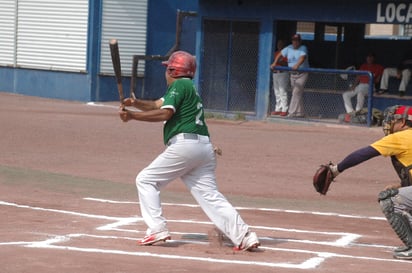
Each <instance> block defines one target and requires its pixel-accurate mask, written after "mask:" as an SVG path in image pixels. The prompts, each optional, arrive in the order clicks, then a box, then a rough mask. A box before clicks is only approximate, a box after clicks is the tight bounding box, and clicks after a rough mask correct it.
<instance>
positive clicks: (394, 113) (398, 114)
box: [382, 105, 412, 135]
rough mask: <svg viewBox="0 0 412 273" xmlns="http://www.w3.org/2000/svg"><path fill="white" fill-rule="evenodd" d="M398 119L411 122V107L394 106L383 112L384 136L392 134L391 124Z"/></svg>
mask: <svg viewBox="0 0 412 273" xmlns="http://www.w3.org/2000/svg"><path fill="white" fill-rule="evenodd" d="M399 119H404V120H410V121H412V107H411V106H407V105H394V106H390V107H388V108H386V109H385V111H384V112H383V123H382V127H383V132H384V133H385V135H389V134H392V133H393V124H394V123H395V121H397V120H399Z"/></svg>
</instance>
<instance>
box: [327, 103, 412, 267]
mask: <svg viewBox="0 0 412 273" xmlns="http://www.w3.org/2000/svg"><path fill="white" fill-rule="evenodd" d="M383 131H384V133H385V136H384V137H383V138H381V139H380V140H378V141H376V142H374V143H372V144H371V145H369V146H366V147H364V148H361V149H359V150H356V151H354V152H352V153H350V154H349V155H348V156H346V157H345V158H344V159H343V160H342V161H341V162H340V163H338V164H336V165H335V164H330V165H329V167H330V169H331V171H332V173H333V178H335V177H336V176H337V175H339V173H341V172H343V171H344V170H346V169H348V168H351V167H353V166H355V165H358V164H360V163H362V162H364V161H366V160H369V159H371V158H373V157H375V156H379V155H382V156H385V157H387V156H390V157H391V160H392V164H393V167H394V168H395V170H396V172H397V173H398V175H399V178H400V182H399V184H395V185H388V186H387V187H386V188H385V190H384V191H382V192H380V193H379V196H378V201H379V204H380V206H381V208H382V212H383V213H384V214H385V217H386V218H387V220H388V222H389V224H390V225H391V227H392V228H393V230H394V231H395V233H396V234H397V235H398V237H399V239H401V241H402V242H403V243H404V246H402V247H399V248H396V249H395V250H394V252H393V256H394V258H397V259H404V260H412V216H411V214H412V186H411V185H412V170H411V169H412V106H405V105H395V106H391V107H388V108H387V109H386V110H385V111H384V121H383Z"/></svg>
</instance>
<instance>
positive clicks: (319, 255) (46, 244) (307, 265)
mask: <svg viewBox="0 0 412 273" xmlns="http://www.w3.org/2000/svg"><path fill="white" fill-rule="evenodd" d="M83 236H91V237H96V238H113V236H96V235H86V234H68V235H67V236H56V237H54V238H50V239H47V240H44V241H40V242H31V243H29V244H27V245H26V246H25V247H28V248H48V249H60V250H66V251H67V250H69V251H78V252H89V253H101V254H118V255H130V256H141V257H142V256H143V257H156V258H163V259H175V260H192V261H200V262H209V263H225V264H242V265H254V266H264V267H281V268H294V269H314V268H316V267H318V266H319V265H320V264H321V263H323V262H324V261H325V260H326V259H328V258H345V259H361V260H373V261H385V262H397V263H399V262H408V261H402V260H393V259H382V258H374V257H363V256H352V255H344V254H336V253H331V252H319V251H310V250H300V249H286V248H271V247H261V248H262V249H266V250H271V251H283V252H293V253H303V254H311V255H315V256H316V257H313V258H309V259H306V260H305V261H303V262H302V263H295V264H293V263H283V262H281V263H270V262H259V261H244V260H235V259H217V258H205V257H196V256H180V255H171V254H159V253H151V252H147V251H145V252H139V251H122V250H113V249H99V248H81V247H73V246H60V245H56V244H61V243H65V242H68V241H70V239H71V238H77V237H83Z"/></svg>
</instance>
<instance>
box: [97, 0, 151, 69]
mask: <svg viewBox="0 0 412 273" xmlns="http://www.w3.org/2000/svg"><path fill="white" fill-rule="evenodd" d="M147 2H148V0H103V22H102V40H101V62H100V73H101V74H110V75H112V74H113V65H112V63H111V57H110V49H109V40H110V39H117V40H118V42H119V51H120V61H121V64H122V74H123V75H131V69H132V62H133V60H132V58H133V55H145V54H146V29H147ZM143 69H144V66H143V65H140V64H139V71H138V72H139V73H143Z"/></svg>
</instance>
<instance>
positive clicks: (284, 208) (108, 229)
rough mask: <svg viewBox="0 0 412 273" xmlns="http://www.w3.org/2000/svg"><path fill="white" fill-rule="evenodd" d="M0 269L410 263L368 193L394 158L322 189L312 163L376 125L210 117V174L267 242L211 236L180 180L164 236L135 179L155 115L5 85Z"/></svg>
mask: <svg viewBox="0 0 412 273" xmlns="http://www.w3.org/2000/svg"><path fill="white" fill-rule="evenodd" d="M0 124H1V132H2V133H1V138H0V155H1V156H0V215H1V219H2V224H1V226H0V272H43V273H49V272H86V273H88V272H212V271H213V272H214V271H216V272H237V273H243V272H263V273H264V272H285V273H289V272H320V273H323V272H357V273H363V272H365V273H366V272H368V273H369V272H380V271H381V269H382V268H391V271H393V272H406V271H407V270H408V269H409V268H410V265H411V262H409V261H399V260H395V259H393V258H392V249H393V248H394V247H396V246H399V245H400V244H401V243H400V241H399V239H398V238H397V237H396V235H395V234H394V233H393V232H392V230H391V228H390V227H389V225H388V224H387V222H386V221H385V220H384V218H383V215H382V213H381V212H380V210H379V207H378V204H377V201H376V196H377V194H378V192H379V191H380V190H381V189H382V188H383V187H384V186H385V185H386V184H390V183H393V182H395V181H397V176H396V173H395V172H394V171H393V169H392V166H391V163H390V160H389V159H387V158H375V159H372V160H370V161H368V162H366V163H364V164H362V165H360V166H357V167H354V168H352V169H351V170H348V171H347V172H345V173H342V174H341V175H340V176H339V177H338V179H337V182H336V183H334V184H333V185H332V188H331V191H330V192H329V193H328V195H327V196H319V195H318V194H316V193H315V191H314V189H313V186H312V184H311V179H312V175H313V173H314V171H315V169H316V168H317V167H318V166H319V164H321V163H326V162H328V161H329V160H332V161H334V162H337V161H339V160H341V159H342V158H343V157H344V156H345V155H347V154H348V153H349V152H350V151H352V150H354V149H356V148H360V147H363V146H365V145H368V144H370V143H371V142H372V141H374V140H376V139H378V138H380V137H381V136H382V130H381V128H364V127H350V126H341V125H331V124H329V125H328V124H318V123H308V122H298V121H292V120H285V119H273V120H269V121H266V122H260V121H259V122H258V121H243V122H242V121H223V120H214V119H210V120H208V124H209V129H210V132H211V135H212V140H213V142H214V144H215V145H218V146H220V147H221V148H222V149H223V155H222V156H221V157H219V158H218V169H217V177H218V185H219V188H220V190H221V191H222V192H223V193H224V194H225V195H226V196H227V197H228V199H229V200H230V201H231V203H232V204H233V205H234V206H236V207H237V208H238V209H239V212H240V214H241V215H242V217H243V218H244V219H245V221H246V222H247V223H248V224H249V225H250V226H251V228H252V229H253V230H254V231H256V232H257V234H258V236H259V238H260V240H261V243H262V247H261V248H259V250H258V251H254V252H241V253H234V252H233V251H232V248H231V246H230V244H229V243H228V242H227V241H224V243H223V245H219V244H216V243H209V241H208V235H210V234H211V230H213V225H212V224H211V223H210V221H209V220H208V219H207V218H206V216H205V215H204V214H203V212H202V211H201V209H200V208H199V207H198V206H197V205H196V203H195V202H194V200H193V198H192V197H191V196H190V194H189V193H188V191H187V190H186V189H185V188H184V185H183V183H181V182H180V181H175V182H174V183H172V184H170V185H169V186H168V187H167V189H166V190H165V191H164V192H163V193H162V198H163V202H164V214H165V216H166V217H167V218H168V221H169V228H170V230H171V232H172V240H171V241H169V242H167V243H165V244H159V245H156V246H150V247H139V246H137V244H136V241H137V239H138V238H141V237H143V235H144V231H145V229H146V227H145V225H144V223H143V222H142V220H141V218H140V212H139V206H138V203H137V202H138V200H137V194H136V188H135V185H134V179H135V176H136V174H137V173H138V171H139V170H140V169H142V168H143V167H145V166H146V165H147V164H148V163H149V162H150V161H151V160H152V159H154V158H155V156H157V154H159V153H160V152H161V151H162V150H163V148H164V147H163V145H162V124H161V123H144V122H131V123H122V122H121V121H120V119H119V117H118V115H117V103H102V104H92V103H90V104H85V103H78V102H67V101H61V100H52V99H43V98H35V97H28V96H21V95H14V94H8V93H0Z"/></svg>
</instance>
